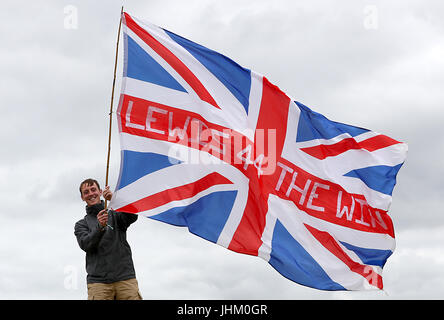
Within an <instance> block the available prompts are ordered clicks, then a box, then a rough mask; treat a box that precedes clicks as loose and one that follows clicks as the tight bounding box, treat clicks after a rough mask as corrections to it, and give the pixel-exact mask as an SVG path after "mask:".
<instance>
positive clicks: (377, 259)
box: [341, 241, 393, 268]
mask: <svg viewBox="0 0 444 320" xmlns="http://www.w3.org/2000/svg"><path fill="white" fill-rule="evenodd" d="M341 243H342V244H343V245H344V247H346V248H347V249H349V250H352V251H354V252H355V253H356V255H357V256H358V257H359V258H360V259H361V260H362V262H363V263H364V264H370V265H373V266H379V267H381V268H383V267H384V265H385V262H386V261H387V259H388V258H389V257H390V256H391V255H392V253H393V252H392V251H391V250H379V249H369V248H361V247H357V246H354V245H351V244H349V243H347V242H343V241H341Z"/></svg>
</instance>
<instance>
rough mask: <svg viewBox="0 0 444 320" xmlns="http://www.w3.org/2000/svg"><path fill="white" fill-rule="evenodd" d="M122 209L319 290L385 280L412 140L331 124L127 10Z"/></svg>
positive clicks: (118, 198) (263, 81)
mask: <svg viewBox="0 0 444 320" xmlns="http://www.w3.org/2000/svg"><path fill="white" fill-rule="evenodd" d="M122 21H123V35H124V43H125V45H124V48H125V49H124V56H125V57H124V70H123V78H122V90H121V95H120V101H119V107H118V111H117V116H118V123H119V134H120V145H121V167H120V174H119V179H118V182H117V186H116V190H115V192H114V195H113V198H112V200H111V202H110V207H111V208H113V209H114V210H116V211H122V212H130V213H136V214H141V215H143V216H146V217H148V218H151V219H155V220H159V221H163V222H166V223H169V224H172V225H176V226H183V227H187V228H188V229H189V231H190V232H191V233H193V234H196V235H198V236H200V237H202V238H204V239H206V240H209V241H211V242H214V243H217V244H219V245H221V246H223V247H225V248H228V249H230V250H233V251H235V252H239V253H243V254H249V255H253V256H259V257H261V258H263V259H264V260H266V261H267V262H268V263H269V264H270V265H271V266H273V268H275V269H276V270H277V271H278V272H279V273H280V274H281V275H283V276H284V277H286V278H288V279H290V280H292V281H295V282H296V283H299V284H302V285H305V286H308V287H312V288H317V289H321V290H365V289H382V287H383V283H382V268H383V267H384V264H385V262H386V260H387V258H388V257H389V256H390V255H391V254H392V253H393V250H394V248H395V234H394V228H393V223H392V220H391V218H390V216H389V215H388V213H387V211H388V209H389V207H390V203H391V201H392V191H393V188H394V185H395V183H396V175H397V173H398V171H399V169H400V167H401V165H402V164H403V162H404V161H405V158H406V153H407V145H406V144H405V143H402V142H399V141H397V140H395V139H392V138H390V137H388V136H386V135H383V134H379V133H377V132H374V131H371V130H368V129H364V128H360V127H356V126H352V125H347V124H343V123H339V122H335V121H331V120H329V119H327V118H326V117H324V116H323V115H321V114H319V113H317V112H315V111H313V110H311V109H310V108H309V107H307V106H305V105H304V104H302V103H300V102H298V101H295V100H294V99H292V98H290V97H289V96H288V95H287V94H285V93H284V92H282V91H281V90H280V89H279V88H278V87H277V86H275V85H273V84H272V83H271V82H270V81H269V80H268V79H267V78H266V77H264V76H262V75H260V74H258V73H257V72H254V71H252V70H249V69H247V68H244V67H242V66H240V65H239V64H237V63H236V62H234V61H233V60H231V59H229V58H228V57H226V56H224V55H222V54H220V53H218V52H215V51H213V50H211V49H208V48H206V47H204V46H202V45H199V44H197V43H194V42H192V41H190V40H187V39H185V38H183V37H181V36H179V35H177V34H174V33H172V32H170V31H168V30H165V29H162V28H160V27H158V26H156V25H153V24H151V23H149V22H147V21H144V20H141V19H138V18H136V17H134V16H131V15H129V14H128V13H123V20H122Z"/></svg>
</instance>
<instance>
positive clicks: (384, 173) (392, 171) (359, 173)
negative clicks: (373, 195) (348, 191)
mask: <svg viewBox="0 0 444 320" xmlns="http://www.w3.org/2000/svg"><path fill="white" fill-rule="evenodd" d="M401 166H402V163H400V164H398V165H396V166H393V167H391V166H373V167H367V168H361V169H355V170H352V171H350V172H348V173H346V174H344V176H347V177H353V178H358V179H361V180H362V181H363V182H364V183H365V184H366V185H367V187H369V188H370V189H373V190H376V191H379V192H381V193H384V194H388V195H392V192H393V188H394V187H395V184H396V175H397V174H398V171H399V169H400V168H401Z"/></svg>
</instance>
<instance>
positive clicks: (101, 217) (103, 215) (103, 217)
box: [97, 209, 108, 227]
mask: <svg viewBox="0 0 444 320" xmlns="http://www.w3.org/2000/svg"><path fill="white" fill-rule="evenodd" d="M97 221H99V224H100V225H101V226H102V227H106V224H107V223H108V211H107V210H106V209H104V210H102V211H100V212H99V213H98V214H97Z"/></svg>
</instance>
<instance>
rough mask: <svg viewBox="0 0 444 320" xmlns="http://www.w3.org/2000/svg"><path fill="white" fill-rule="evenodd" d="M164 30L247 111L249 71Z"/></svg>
mask: <svg viewBox="0 0 444 320" xmlns="http://www.w3.org/2000/svg"><path fill="white" fill-rule="evenodd" d="M165 32H166V33H167V34H168V35H169V36H170V37H171V38H172V39H173V40H174V41H176V42H177V43H178V44H180V45H181V46H182V47H184V48H185V49H186V50H188V52H189V53H190V54H191V55H193V56H194V57H195V58H196V59H197V60H199V62H200V63H202V64H203V65H204V66H205V67H206V68H207V69H208V70H209V71H210V72H211V73H213V74H214V75H215V76H216V78H217V79H219V81H220V82H222V83H223V84H224V85H225V86H226V87H227V89H228V90H230V92H231V93H232V94H233V95H234V96H235V97H236V99H237V100H239V102H240V103H241V104H242V105H243V106H244V109H245V111H246V112H247V113H248V105H249V99H250V87H251V71H250V70H248V69H246V68H243V67H242V66H240V65H239V64H237V63H236V62H234V61H233V60H231V59H230V58H228V57H226V56H224V55H222V54H220V53H218V52H216V51H213V50H210V49H208V48H206V47H204V46H201V45H200V44H197V43H195V42H192V41H190V40H188V39H185V38H183V37H181V36H178V35H177V34H174V33H172V32H170V31H168V30H165Z"/></svg>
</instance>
